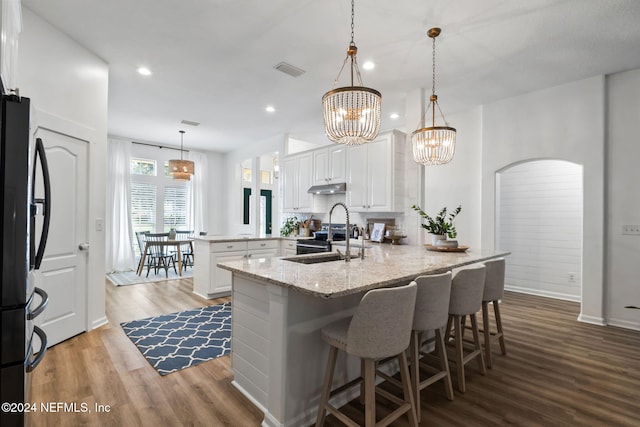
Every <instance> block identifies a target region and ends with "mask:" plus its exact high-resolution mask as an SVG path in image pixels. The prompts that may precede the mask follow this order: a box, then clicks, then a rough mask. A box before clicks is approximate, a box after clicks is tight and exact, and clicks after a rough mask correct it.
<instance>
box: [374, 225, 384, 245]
mask: <svg viewBox="0 0 640 427" xmlns="http://www.w3.org/2000/svg"><path fill="white" fill-rule="evenodd" d="M384 227H385V224H383V223H380V222H376V223H374V224H373V229H372V230H371V241H372V242H382V240H383V239H384Z"/></svg>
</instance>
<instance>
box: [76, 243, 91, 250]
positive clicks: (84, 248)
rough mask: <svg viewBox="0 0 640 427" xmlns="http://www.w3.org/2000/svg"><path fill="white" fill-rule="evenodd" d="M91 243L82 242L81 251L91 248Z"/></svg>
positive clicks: (79, 246)
mask: <svg viewBox="0 0 640 427" xmlns="http://www.w3.org/2000/svg"><path fill="white" fill-rule="evenodd" d="M89 246H90V245H89V243H87V242H84V243H80V244H79V245H78V249H80V250H81V251H88V250H89Z"/></svg>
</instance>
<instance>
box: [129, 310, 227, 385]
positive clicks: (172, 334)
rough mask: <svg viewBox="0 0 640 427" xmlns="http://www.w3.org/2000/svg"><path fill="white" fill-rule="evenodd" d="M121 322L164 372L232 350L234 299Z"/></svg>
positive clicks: (139, 348) (144, 354)
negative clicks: (232, 309) (232, 301)
mask: <svg viewBox="0 0 640 427" xmlns="http://www.w3.org/2000/svg"><path fill="white" fill-rule="evenodd" d="M121 325H122V329H124V332H125V333H126V334H127V336H128V337H129V338H130V339H131V341H133V343H134V344H135V345H136V347H138V350H140V352H141V353H142V355H143V356H144V357H145V358H146V359H147V361H148V362H149V363H150V364H151V366H153V367H154V368H156V369H157V370H158V372H159V373H160V375H167V374H170V373H171V372H175V371H179V370H180V369H184V368H188V367H189V366H195V365H198V364H200V363H202V362H206V361H207V360H211V359H214V358H216V357H220V356H224V355H225V354H229V351H230V349H231V303H230V302H226V303H224V304H219V305H211V306H208V307H202V308H197V309H194V310H188V311H181V312H179V313H171V314H165V315H162V316H156V317H148V318H146V319H141V320H134V321H132V322H124V323H122V324H121Z"/></svg>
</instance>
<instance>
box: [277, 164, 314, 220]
mask: <svg viewBox="0 0 640 427" xmlns="http://www.w3.org/2000/svg"><path fill="white" fill-rule="evenodd" d="M312 164H313V155H312V153H311V152H307V153H302V154H297V155H295V156H289V157H286V158H285V159H284V161H283V162H282V169H283V171H282V174H283V181H282V182H283V185H284V190H283V193H284V197H283V199H284V201H283V202H284V203H283V208H284V210H285V211H300V212H311V211H312V207H313V197H312V195H311V194H309V193H308V192H307V190H309V187H311V185H312V184H311V178H312V173H313V171H312Z"/></svg>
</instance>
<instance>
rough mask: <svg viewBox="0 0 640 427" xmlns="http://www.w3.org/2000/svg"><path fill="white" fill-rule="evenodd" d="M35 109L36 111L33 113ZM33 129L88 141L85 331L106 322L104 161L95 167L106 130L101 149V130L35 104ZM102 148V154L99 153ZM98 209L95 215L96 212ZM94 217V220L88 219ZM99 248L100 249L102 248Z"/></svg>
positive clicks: (104, 157) (104, 154)
mask: <svg viewBox="0 0 640 427" xmlns="http://www.w3.org/2000/svg"><path fill="white" fill-rule="evenodd" d="M33 111H35V113H33ZM32 116H35V117H32V121H31V122H32V128H31V136H32V137H33V135H35V133H36V131H37V130H38V129H39V128H41V129H44V130H47V131H50V132H56V133H59V134H61V135H65V136H68V137H71V138H75V139H80V140H83V141H86V143H87V171H90V173H89V172H88V173H87V197H86V204H87V206H86V212H87V220H86V229H85V235H86V238H87V239H86V240H87V242H88V243H89V244H90V250H89V253H88V254H87V256H86V270H85V278H84V281H85V287H86V292H85V301H84V311H85V313H84V315H85V332H86V331H90V330H92V329H95V328H97V327H100V326H102V325H105V324H107V323H108V320H107V317H106V314H105V290H104V286H105V275H104V263H105V261H104V256H105V254H104V243H105V240H104V231H103V230H104V217H105V211H104V207H105V202H104V201H100V198H101V196H102V198H103V199H104V197H106V185H105V184H106V177H105V178H103V179H102V180H100V179H99V178H100V175H101V172H102V174H103V176H105V175H104V174H105V173H106V161H104V162H103V163H105V164H104V165H102V166H97V163H98V162H96V156H98V155H100V156H101V157H102V158H103V159H106V133H105V135H104V147H103V149H104V150H100V149H99V147H98V144H97V143H96V141H100V140H101V138H100V133H99V132H97V131H96V130H95V129H92V128H90V127H88V126H85V125H82V124H80V123H77V122H73V121H71V120H68V119H65V118H62V117H59V116H56V115H54V114H51V113H48V112H46V111H44V110H41V109H39V108H37V107H35V108H34V109H33V110H32ZM101 151H104V153H101ZM99 182H102V185H103V186H105V189H104V190H101V191H94V190H95V188H96V184H97V183H99ZM96 209H98V215H96ZM92 218H95V221H92V220H91V219H92ZM94 224H95V228H96V229H97V228H100V230H99V232H100V234H101V235H102V238H101V239H98V238H96V236H95V235H94V233H93V232H92V225H94ZM101 247H102V249H101Z"/></svg>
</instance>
